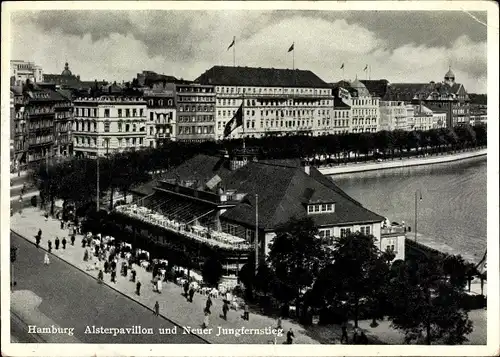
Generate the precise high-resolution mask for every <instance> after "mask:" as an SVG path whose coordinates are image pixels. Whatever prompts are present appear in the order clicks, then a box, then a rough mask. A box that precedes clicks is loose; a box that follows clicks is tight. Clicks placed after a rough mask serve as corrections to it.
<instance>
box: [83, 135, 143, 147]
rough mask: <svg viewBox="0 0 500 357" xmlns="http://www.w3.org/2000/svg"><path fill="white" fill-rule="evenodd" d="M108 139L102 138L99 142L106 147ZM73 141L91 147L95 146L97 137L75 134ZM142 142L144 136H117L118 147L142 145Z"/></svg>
mask: <svg viewBox="0 0 500 357" xmlns="http://www.w3.org/2000/svg"><path fill="white" fill-rule="evenodd" d="M109 140H110V138H104V140H102V142H101V144H102V147H106V145H109ZM75 143H76V144H77V145H85V146H91V147H97V138H90V137H79V136H75ZM143 144H144V138H140V137H139V138H134V137H132V138H118V146H119V147H125V146H130V145H132V146H136V145H139V146H142V145H143Z"/></svg>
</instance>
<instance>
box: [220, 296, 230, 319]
mask: <svg viewBox="0 0 500 357" xmlns="http://www.w3.org/2000/svg"><path fill="white" fill-rule="evenodd" d="M228 311H229V305H228V303H227V300H224V304H223V305H222V316H223V317H224V320H226V321H227V312H228Z"/></svg>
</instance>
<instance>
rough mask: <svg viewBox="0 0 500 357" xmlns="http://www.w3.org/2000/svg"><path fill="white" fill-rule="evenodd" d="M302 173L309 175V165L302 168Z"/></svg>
mask: <svg viewBox="0 0 500 357" xmlns="http://www.w3.org/2000/svg"><path fill="white" fill-rule="evenodd" d="M304 172H305V173H306V174H307V175H310V174H311V166H309V165H307V164H306V165H305V166H304Z"/></svg>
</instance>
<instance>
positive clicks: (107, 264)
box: [104, 261, 109, 274]
mask: <svg viewBox="0 0 500 357" xmlns="http://www.w3.org/2000/svg"><path fill="white" fill-rule="evenodd" d="M108 271H109V263H108V261H105V262H104V272H105V273H106V274H107V273H108Z"/></svg>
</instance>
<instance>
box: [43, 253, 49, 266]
mask: <svg viewBox="0 0 500 357" xmlns="http://www.w3.org/2000/svg"><path fill="white" fill-rule="evenodd" d="M43 264H45V265H49V264H50V260H49V254H48V253H45V256H44V257H43Z"/></svg>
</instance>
